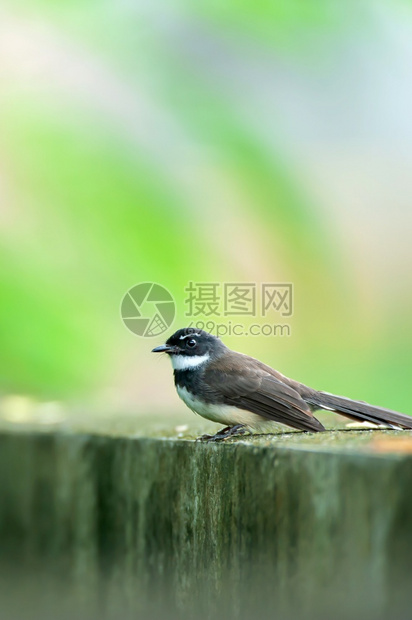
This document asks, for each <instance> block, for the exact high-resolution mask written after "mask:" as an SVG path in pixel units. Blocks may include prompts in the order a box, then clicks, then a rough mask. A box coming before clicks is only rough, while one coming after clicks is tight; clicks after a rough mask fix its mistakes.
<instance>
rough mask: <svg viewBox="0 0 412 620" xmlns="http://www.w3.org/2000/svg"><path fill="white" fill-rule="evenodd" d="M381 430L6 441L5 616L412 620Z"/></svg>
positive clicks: (410, 472) (400, 498) (401, 460)
mask: <svg viewBox="0 0 412 620" xmlns="http://www.w3.org/2000/svg"><path fill="white" fill-rule="evenodd" d="M360 435H361V434H359V436H360ZM379 435H384V436H385V437H387V436H388V435H391V433H386V434H385V433H378V432H375V434H373V433H363V434H362V442H361V443H360V445H359V446H358V447H357V440H356V437H357V436H356V434H354V433H331V434H327V435H326V434H325V435H324V438H323V440H321V439H320V438H319V437H316V438H314V437H313V436H312V439H311V436H309V435H301V434H298V433H296V434H290V435H289V436H288V437H289V440H288V441H286V442H285V441H282V440H280V441H276V438H272V439H264V440H258V439H246V440H241V441H233V442H231V443H227V444H224V445H211V444H199V443H195V442H193V441H187V440H173V439H158V438H154V437H153V438H150V437H136V438H133V437H127V436H122V435H121V434H117V436H110V435H107V434H104V433H103V434H96V435H91V434H84V433H78V432H74V431H72V432H67V431H65V432H63V431H60V432H59V431H55V432H49V433H39V432H34V431H30V432H10V431H8V432H6V431H3V432H1V434H0V550H1V555H0V570H1V576H2V579H1V584H2V585H1V586H0V599H1V600H2V601H3V604H2V609H3V612H2V614H1V617H2V619H5V618H8V617H10V618H19V619H20V618H22V619H23V618H31V617H33V618H42V619H45V618H46V619H47V618H48V617H50V618H66V617H67V618H75V617H76V618H86V619H87V618H123V619H128V618H148V619H150V618H186V617H187V618H193V617H200V618H209V617H218V618H232V617H239V618H254V617H255V616H260V617H262V618H273V617H281V618H289V617H290V618H295V617H299V616H302V617H305V618H311V617H314V618H322V617H324V618H331V617H333V618H349V617H352V618H354V617H356V618H357V617H361V615H362V618H366V619H367V618H382V619H383V618H385V619H387V618H391V619H392V618H407V617H411V615H412V612H411V610H412V585H411V583H412V582H411V578H412V455H410V454H401V455H396V454H377V453H375V452H373V451H371V450H370V448H369V442H370V441H372V440H373V439H375V438H376V437H377V436H379ZM392 435H396V433H392ZM314 442H317V445H316V444H315V443H314ZM348 446H349V447H348ZM405 614H407V615H405Z"/></svg>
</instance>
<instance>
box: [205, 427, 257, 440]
mask: <svg viewBox="0 0 412 620" xmlns="http://www.w3.org/2000/svg"><path fill="white" fill-rule="evenodd" d="M246 432H247V430H246V428H245V427H244V426H243V424H236V425H235V426H227V427H226V428H222V430H220V431H218V432H217V433H216V434H215V435H207V434H206V435H202V436H201V437H199V438H198V440H197V441H206V442H210V443H212V442H216V441H225V440H226V439H229V438H230V437H233V436H234V435H244V433H246Z"/></svg>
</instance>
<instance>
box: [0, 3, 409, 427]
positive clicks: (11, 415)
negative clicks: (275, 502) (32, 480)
mask: <svg viewBox="0 0 412 620" xmlns="http://www.w3.org/2000/svg"><path fill="white" fill-rule="evenodd" d="M411 62H412V6H411V3H410V2H409V1H406V0H405V1H404V2H402V1H399V2H396V1H389V0H388V1H387V2H380V1H379V0H371V1H370V2H367V1H361V0H357V1H356V2H352V1H349V2H337V1H332V0H273V1H272V2H270V3H269V2H260V1H259V2H252V1H251V0H243V1H242V2H232V1H229V2H226V3H220V2H216V1H213V0H211V1H209V2H206V1H203V0H202V1H198V2H187V1H185V0H169V1H168V2H165V3H162V2H156V1H153V0H152V1H151V2H149V1H148V0H133V1H132V0H116V1H115V0H107V1H106V2H96V1H95V0H82V1H81V2H79V1H76V0H71V1H70V2H66V1H64V0H61V1H55V2H50V1H47V0H13V1H12V0H3V1H2V3H1V8H0V217H1V234H0V273H1V304H0V343H1V348H0V356H1V362H0V363H1V372H0V382H1V383H0V393H1V395H2V397H3V408H2V411H3V415H4V416H5V417H6V418H7V419H9V420H10V421H16V422H18V421H20V420H22V421H24V420H25V419H26V417H27V416H29V415H30V411H31V410H32V408H33V407H34V405H35V404H36V403H37V404H38V403H43V404H45V403H46V404H47V403H49V405H50V406H51V409H50V411H51V412H53V411H54V412H56V410H57V409H56V407H57V404H58V403H66V404H65V405H64V406H66V407H76V406H78V405H80V406H81V407H87V408H88V409H89V410H90V411H96V412H97V411H101V410H104V411H107V412H112V413H113V414H114V413H118V412H119V411H129V412H136V413H137V412H139V411H146V412H147V411H161V410H163V411H166V410H169V409H171V408H173V409H176V410H180V409H181V408H183V405H181V404H180V403H179V401H178V399H177V396H176V395H175V394H174V389H173V385H172V379H171V372H170V368H169V364H168V362H167V361H166V360H164V359H158V358H155V356H152V355H150V350H151V348H152V347H153V346H156V345H157V344H160V343H161V342H163V340H164V338H165V337H167V336H168V335H170V334H171V333H172V331H174V329H177V328H179V327H183V326H185V325H186V324H187V322H188V320H187V318H186V317H185V311H186V307H185V304H184V300H185V297H186V294H185V292H184V289H185V287H186V286H187V284H188V282H189V281H194V282H222V283H223V282H256V283H261V282H292V283H293V285H294V305H295V309H294V314H293V317H292V318H291V319H289V320H288V321H287V322H288V323H289V324H290V326H291V336H290V337H283V338H282V337H269V336H267V337H260V338H246V337H243V338H242V337H231V338H230V337H229V338H226V339H225V342H226V343H227V344H228V345H229V346H231V347H232V348H235V349H237V350H241V351H243V352H245V353H249V354H251V355H254V356H258V357H260V358H261V359H263V360H264V361H265V362H267V363H269V364H271V365H274V366H275V367H277V368H278V369H279V370H281V371H282V372H283V373H284V374H287V375H291V376H293V377H294V378H296V379H299V380H301V381H303V382H306V383H308V384H310V385H312V386H313V387H317V388H319V389H325V390H327V391H330V392H335V393H340V394H344V395H347V396H351V397H354V398H359V399H364V400H367V401H369V402H372V403H375V404H380V405H382V406H388V407H390V408H393V409H398V410H401V411H404V412H410V411H411V407H410V402H411V382H410V377H411V374H412V355H411V353H412V341H411V333H412V330H411V310H412V290H411V273H412V271H411V258H412V246H411V241H410V239H411V230H412V227H411V224H412V208H411V207H412V175H411V172H410V171H411V164H412V115H411V109H412V87H411V79H410V67H411ZM145 281H152V282H158V283H159V284H162V285H163V286H165V287H167V288H168V289H169V290H170V291H171V293H172V294H173V296H174V298H175V300H176V303H177V317H176V320H175V322H174V324H173V326H172V327H171V328H170V329H169V330H168V332H166V333H165V334H164V335H162V336H160V337H157V338H154V339H153V338H152V339H149V338H146V339H145V338H139V337H137V336H134V335H133V334H132V333H130V332H129V331H128V330H127V329H126V328H125V326H124V325H123V323H122V321H121V318H120V304H121V300H122V298H123V295H124V294H125V292H126V291H127V290H128V289H129V288H130V287H132V286H133V285H134V284H137V283H139V282H145ZM199 318H202V317H199ZM259 321H260V322H267V321H264V320H263V319H261V318H259ZM278 322H285V321H281V320H280V321H279V320H278ZM36 406H37V405H36ZM53 407H54V409H53ZM185 415H186V416H187V413H186V412H185ZM51 419H52V418H51ZM185 419H186V417H185ZM187 420H189V418H187Z"/></svg>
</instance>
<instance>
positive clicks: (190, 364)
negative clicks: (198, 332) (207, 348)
mask: <svg viewBox="0 0 412 620" xmlns="http://www.w3.org/2000/svg"><path fill="white" fill-rule="evenodd" d="M209 357H210V356H209V353H206V354H205V355H171V356H170V359H171V361H172V366H173V369H174V370H193V369H194V368H198V367H199V366H201V365H202V364H204V363H205V362H207V360H208V359H209Z"/></svg>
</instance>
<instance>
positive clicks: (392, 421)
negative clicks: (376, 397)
mask: <svg viewBox="0 0 412 620" xmlns="http://www.w3.org/2000/svg"><path fill="white" fill-rule="evenodd" d="M308 402H309V403H310V404H312V405H315V407H316V408H319V409H327V410H329V411H335V412H336V413H340V414H341V415H344V416H347V417H348V418H351V419H353V420H366V421H368V422H373V423H374V424H385V425H387V426H388V428H403V429H412V416H409V415H405V414H404V413H398V412H397V411H392V410H391V409H383V408H382V407H374V406H373V405H369V404H368V403H365V402H363V401H361V400H351V399H350V398H345V397H344V396H335V394H328V392H316V394H314V395H312V396H311V398H310V400H308Z"/></svg>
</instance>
